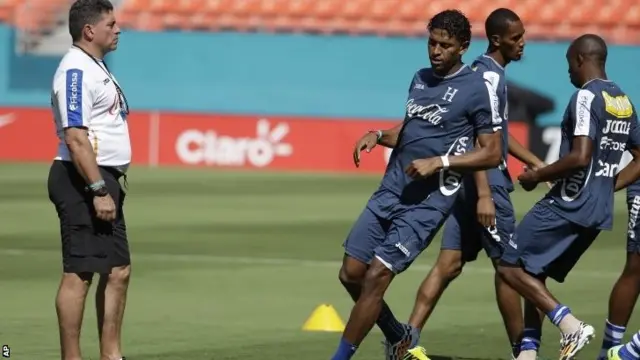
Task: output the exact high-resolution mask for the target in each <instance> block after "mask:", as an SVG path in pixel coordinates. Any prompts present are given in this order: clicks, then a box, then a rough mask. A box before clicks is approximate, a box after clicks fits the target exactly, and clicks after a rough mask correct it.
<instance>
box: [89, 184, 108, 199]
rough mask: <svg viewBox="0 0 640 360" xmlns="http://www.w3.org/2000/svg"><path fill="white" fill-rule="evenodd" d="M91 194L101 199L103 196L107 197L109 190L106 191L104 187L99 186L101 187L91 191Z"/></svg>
mask: <svg viewBox="0 0 640 360" xmlns="http://www.w3.org/2000/svg"><path fill="white" fill-rule="evenodd" d="M91 194H92V195H93V196H100V197H103V196H107V195H109V190H107V187H106V186H101V187H99V188H97V189H96V190H91Z"/></svg>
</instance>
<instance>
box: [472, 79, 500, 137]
mask: <svg viewBox="0 0 640 360" xmlns="http://www.w3.org/2000/svg"><path fill="white" fill-rule="evenodd" d="M470 116H471V122H472V124H473V126H474V127H475V129H476V132H477V133H478V134H490V133H494V132H496V131H498V130H502V118H501V117H500V100H499V99H498V95H496V91H495V90H494V89H493V85H491V83H490V82H489V81H487V80H484V81H482V84H481V85H480V86H479V87H478V90H477V91H475V92H474V96H473V99H472V101H471V102H470Z"/></svg>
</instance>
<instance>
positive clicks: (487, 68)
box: [471, 54, 514, 192]
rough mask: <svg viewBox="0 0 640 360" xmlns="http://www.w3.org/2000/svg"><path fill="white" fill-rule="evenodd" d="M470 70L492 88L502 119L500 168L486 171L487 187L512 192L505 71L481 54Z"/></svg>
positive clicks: (491, 59) (490, 58) (489, 57)
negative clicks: (501, 188) (496, 187)
mask: <svg viewBox="0 0 640 360" xmlns="http://www.w3.org/2000/svg"><path fill="white" fill-rule="evenodd" d="M471 68H472V69H473V70H475V71H477V72H479V73H481V74H482V77H484V79H485V80H487V81H489V83H491V85H492V86H493V90H494V91H495V92H496V95H497V96H498V101H499V105H498V109H499V110H498V111H499V113H500V116H501V117H502V162H501V164H500V166H498V167H497V168H494V169H490V170H487V172H486V173H487V179H488V180H489V185H492V186H500V187H503V188H505V189H506V190H507V191H508V192H512V191H513V190H514V189H513V181H512V180H511V175H510V174H509V170H508V169H507V155H508V154H509V104H508V103H507V79H506V78H505V69H504V67H502V66H500V64H498V63H497V62H496V61H495V60H494V59H493V58H492V57H491V56H489V55H486V54H483V55H481V56H479V57H478V58H477V59H476V60H475V61H474V62H473V64H472V65H471Z"/></svg>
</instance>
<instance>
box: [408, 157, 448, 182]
mask: <svg viewBox="0 0 640 360" xmlns="http://www.w3.org/2000/svg"><path fill="white" fill-rule="evenodd" d="M441 168H442V160H441V159H440V157H432V158H428V159H418V160H413V161H412V162H411V164H410V165H409V166H407V168H406V169H405V171H404V172H405V173H407V175H409V176H411V177H412V178H414V179H420V178H426V177H429V176H431V175H433V174H435V173H436V172H437V171H438V170H439V169H441Z"/></svg>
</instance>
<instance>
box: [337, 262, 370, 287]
mask: <svg viewBox="0 0 640 360" xmlns="http://www.w3.org/2000/svg"><path fill="white" fill-rule="evenodd" d="M366 272H367V265H366V264H363V263H359V262H356V261H350V260H349V258H346V259H345V261H344V262H343V263H342V266H341V267H340V272H339V273H338V279H340V282H341V283H342V285H344V286H345V287H349V286H354V285H358V286H359V285H361V284H362V282H363V281H364V276H365V274H366Z"/></svg>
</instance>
